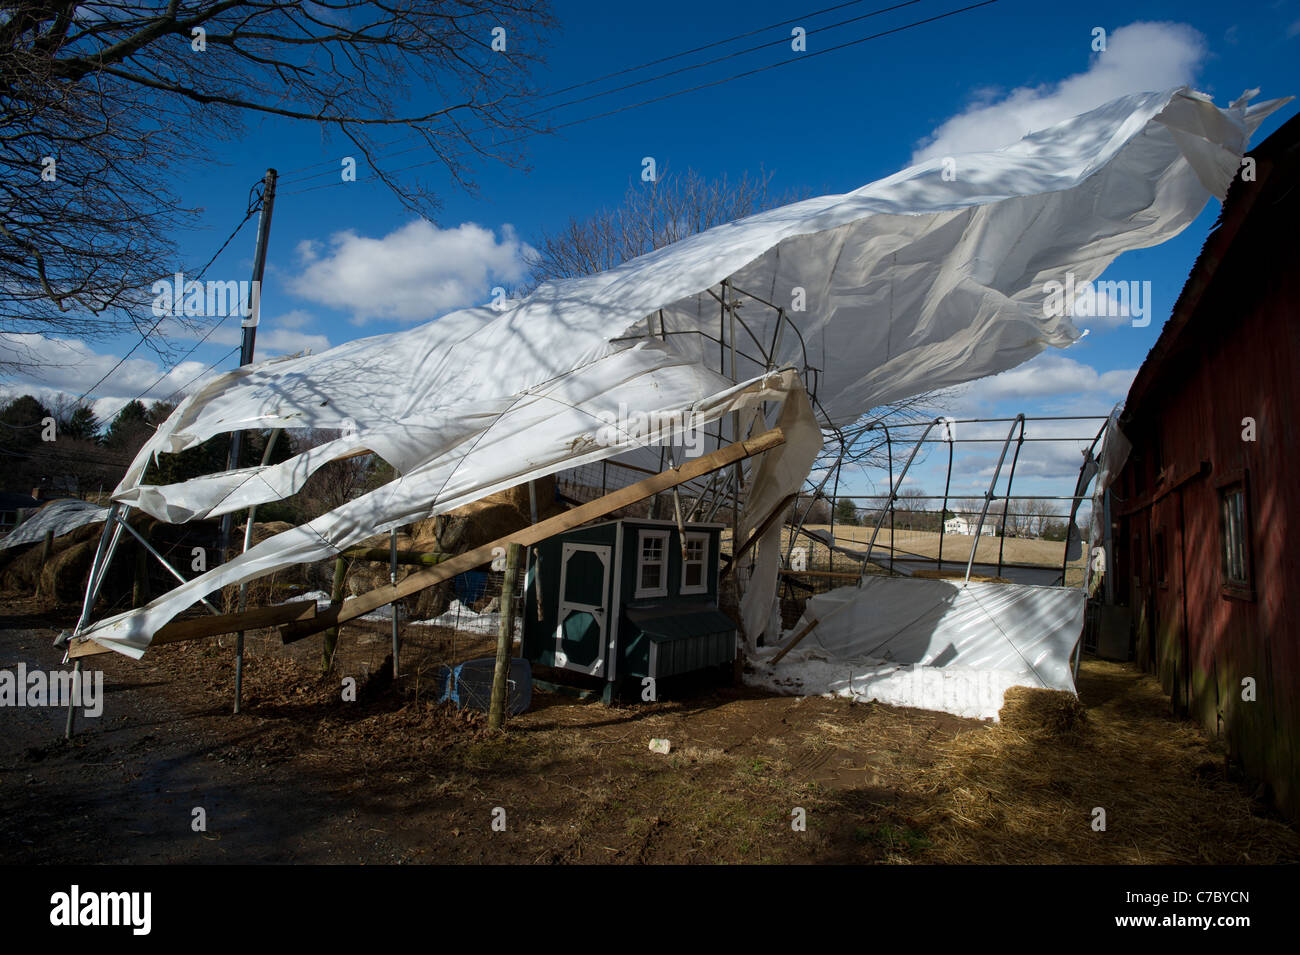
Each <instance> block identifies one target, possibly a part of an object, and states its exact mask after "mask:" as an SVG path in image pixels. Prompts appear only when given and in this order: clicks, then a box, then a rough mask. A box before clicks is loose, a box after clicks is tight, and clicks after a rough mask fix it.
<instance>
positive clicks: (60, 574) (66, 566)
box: [41, 541, 103, 603]
mask: <svg viewBox="0 0 1300 955" xmlns="http://www.w3.org/2000/svg"><path fill="white" fill-rule="evenodd" d="M97 547H98V542H97V541H82V542H81V543H80V544H73V545H72V546H71V547H65V548H63V550H61V551H59V552H58V553H57V554H55V555H54V556H53V557H51V558H50V562H49V563H48V564H46V565H45V568H44V569H43V570H42V571H41V594H42V596H44V597H46V598H47V599H48V598H53V599H54V600H55V601H56V602H58V603H72V602H76V601H78V600H80V599H82V598H83V597H84V596H85V594H86V581H87V580H88V579H89V578H90V565H91V563H92V562H93V561H94V559H95V550H96V549H97ZM102 592H103V588H101V593H102Z"/></svg>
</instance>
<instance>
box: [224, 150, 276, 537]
mask: <svg viewBox="0 0 1300 955" xmlns="http://www.w3.org/2000/svg"><path fill="white" fill-rule="evenodd" d="M276 175H277V174H276V171H275V170H274V169H268V170H267V171H266V175H265V176H264V177H263V179H262V211H261V212H260V213H259V214H258V217H257V244H256V245H255V246H254V248H253V280H252V285H251V286H250V289H249V293H248V294H249V298H250V299H251V301H250V302H249V313H250V314H249V316H248V317H247V318H245V319H244V321H243V323H242V327H243V337H242V339H241V341H240V345H239V364H240V366H241V367H242V366H243V365H251V364H252V363H253V349H254V346H255V345H256V342H257V322H258V319H259V318H261V297H262V275H263V273H264V272H265V271H266V247H267V242H268V240H269V238H270V235H271V213H272V212H273V211H274V209H275V180H276ZM242 441H243V432H242V431H232V432H231V433H230V453H229V454H228V455H227V456H226V470H227V471H234V470H236V469H237V468H238V467H239V449H240V445H241V443H242ZM233 522H234V514H233V513H232V514H226V515H224V516H223V517H222V518H221V562H222V563H225V562H226V554H227V553H228V552H229V550H230V529H231V527H232V526H233Z"/></svg>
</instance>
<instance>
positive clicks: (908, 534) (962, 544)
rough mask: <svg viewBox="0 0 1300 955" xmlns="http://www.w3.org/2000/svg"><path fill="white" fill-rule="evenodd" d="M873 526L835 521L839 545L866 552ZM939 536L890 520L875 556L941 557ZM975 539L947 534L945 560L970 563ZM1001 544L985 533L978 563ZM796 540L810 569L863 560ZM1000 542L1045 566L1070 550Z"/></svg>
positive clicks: (1077, 567)
mask: <svg viewBox="0 0 1300 955" xmlns="http://www.w3.org/2000/svg"><path fill="white" fill-rule="evenodd" d="M806 529H807V530H809V531H812V532H814V533H818V534H824V535H828V536H829V534H830V533H831V527H830V525H828V524H808V525H806ZM872 530H873V528H872V527H854V526H852V525H847V524H836V525H835V527H834V534H835V543H836V545H837V546H839V547H843V548H846V549H849V550H854V551H861V552H864V553H865V552H866V549H867V544H868V542H870V540H871V533H872ZM791 533H792V531H791V529H790V528H788V527H787V528H785V529H784V530H783V533H782V535H781V540H782V547H788V546H789V544H790V537H791ZM939 537H940V535H939V533H938V532H937V531H915V530H907V529H904V528H897V527H896V528H895V533H894V534H893V535H892V537H891V535H890V532H889V526H888V525H886V526H884V527H882V528H881V529H880V533H879V534H878V535H877V536H876V543H875V554H876V558H877V560H881V561H887V559H888V556H887V555H888V551H889V549H890V548H891V547H892V548H896V549H897V553H898V555H899V556H902V555H904V554H914V555H917V556H920V557H929V558H936V557H938V556H939V544H940V540H939ZM974 540H975V538H974V537H973V536H970V535H962V534H944V535H943V560H944V563H945V565H947V564H949V563H954V564H965V562H966V560H967V559H968V558H969V557H970V549H971V543H972V542H973V541H974ZM1000 544H1001V542H1000V541H999V539H998V538H997V537H984V536H981V537H980V538H979V544H978V546H977V549H976V552H975V560H976V563H989V564H996V563H997V562H998V548H999V545H1000ZM796 546H799V547H804V548H806V550H807V567H808V569H810V570H833V571H849V570H856V569H857V568H858V566H859V563H858V561H856V560H854V559H853V558H852V557H849V556H846V555H844V554H832V553H831V552H830V551H829V550H828V549H827V548H826V547H824V546H822V545H819V544H816V543H814V542H813V541H811V540H810V539H809V538H808V537H806V536H804V535H802V534H801V535H799V539H798V541H797V542H796ZM1001 546H1002V560H1003V562H1004V563H1006V564H1021V565H1025V566H1030V567H1045V568H1052V569H1054V570H1057V571H1059V570H1060V567H1061V559H1062V558H1063V557H1064V556H1065V543H1064V541H1048V540H1034V539H1031V538H1019V537H1008V538H1007V539H1006V542H1005V544H1002V545H1001ZM722 549H723V550H724V551H726V552H728V553H730V551H731V532H730V531H729V530H726V531H723V533H722ZM1083 568H1084V557H1083V556H1082V555H1081V556H1080V557H1079V558H1077V559H1076V560H1073V561H1070V563H1069V565H1068V567H1067V571H1066V583H1067V584H1068V585H1069V586H1072V587H1077V586H1081V585H1082V583H1083Z"/></svg>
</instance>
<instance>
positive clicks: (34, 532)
mask: <svg viewBox="0 0 1300 955" xmlns="http://www.w3.org/2000/svg"><path fill="white" fill-rule="evenodd" d="M107 519H108V508H106V507H100V506H99V505H97V504H91V503H90V502H89V501H82V500H78V499H77V498H68V499H67V500H62V501H50V503H48V504H46V505H45V506H44V507H42V508H41V509H40V510H39V511H37V512H36V513H35V514H34V515H32V516H31V517H29V518H28V519H27V520H25V521H23V523H21V524H19V525H18V526H17V527H16V528H14V529H13V530H12V531H11V532H10V533H9V534H7V535H6V536H5V537H3V538H0V550H4V549H5V548H6V547H17V546H18V545H19V544H35V543H36V542H37V541H39V540H41V539H42V538H44V537H45V534H46V532H47V531H54V536H55V537H62V536H63V535H64V534H67V533H69V532H70V531H75V530H76V529H77V528H78V527H84V526H85V525H87V524H94V523H96V522H97V521H104V520H107Z"/></svg>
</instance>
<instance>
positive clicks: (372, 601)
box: [214, 428, 785, 642]
mask: <svg viewBox="0 0 1300 955" xmlns="http://www.w3.org/2000/svg"><path fill="white" fill-rule="evenodd" d="M784 443H785V434H784V433H783V432H782V431H781V429H780V428H772V429H771V430H770V431H764V432H763V433H762V434H759V435H755V436H754V437H753V438H750V439H748V440H746V441H737V442H736V443H734V444H729V445H727V446H726V447H725V448H720V449H719V450H717V451H714V452H712V453H711V454H706V455H704V456H703V457H699V458H696V459H695V460H694V461H688V462H687V463H685V464H683V465H682V466H681V467H677V468H670V469H668V470H667V471H661V472H660V473H658V474H656V475H654V476H653V477H649V478H646V479H645V480H644V481H638V482H637V483H636V484H630V485H628V486H627V487H625V488H620V489H619V490H617V491H612V492H610V493H609V494H606V495H605V496H604V497H598V498H597V499H596V500H594V501H589V502H588V503H586V504H583V505H582V506H581V507H576V508H574V509H573V510H570V511H565V512H564V513H563V514H557V515H556V516H555V517H551V518H548V519H546V520H544V521H541V522H540V523H537V524H533V525H530V526H529V527H525V528H522V529H521V530H518V531H516V532H514V533H512V534H508V535H506V536H505V537H500V538H498V539H497V540H494V541H491V542H490V543H487V544H484V545H483V546H481V547H476V548H474V549H473V550H470V551H466V552H465V553H463V554H457V555H456V556H455V557H452V558H450V559H449V560H445V561H443V562H442V563H440V564H438V565H437V566H436V567H430V568H429V569H428V570H421V571H417V572H416V573H414V574H411V575H409V576H407V577H406V578H405V579H403V580H401V581H399V582H398V583H397V585H396V586H394V585H392V584H388V585H385V586H383V587H378V588H376V589H374V590H372V591H370V592H368V593H364V594H361V595H359V596H356V597H353V598H351V599H350V600H345V601H344V602H343V603H342V604H340V605H339V606H337V607H331V608H329V609H328V610H323V611H321V612H320V613H319V614H317V615H316V617H315V618H314V619H312V620H305V621H300V622H297V623H293V624H289V625H288V626H285V627H283V628H281V633H282V636H283V637H284V640H285V642H289V641H292V640H298V639H301V638H302V637H305V636H310V635H311V634H313V633H318V632H320V631H321V630H327V629H329V628H330V627H333V626H336V625H338V624H341V623H346V622H347V621H349V620H353V619H355V618H357V617H360V616H362V615H364V614H367V613H370V612H371V611H372V610H377V609H378V608H380V607H383V606H385V605H386V604H390V603H392V602H393V601H395V600H399V599H401V598H402V597H406V596H408V595H410V594H413V593H416V592H418V591H421V590H424V589H426V588H428V587H432V586H434V585H435V584H439V583H442V582H443V581H444V580H450V579H451V578H452V577H455V576H456V575H457V574H461V573H464V572H465V571H467V570H474V569H475V568H476V567H481V566H482V565H483V564H486V563H488V562H489V561H490V560H492V557H493V551H494V550H496V548H498V547H500V548H505V547H506V546H507V545H509V544H512V543H516V544H521V545H523V546H524V547H528V546H530V545H532V544H536V543H538V542H539V541H543V540H546V539H547V538H548V537H554V536H555V535H556V534H561V533H563V532H564V531H567V530H571V529H572V528H575V527H578V526H580V525H582V524H586V523H587V522H588V521H593V520H596V519H597V518H600V517H604V516H605V515H606V514H609V513H611V512H612V511H617V510H618V509H619V508H623V507H627V506H628V505H629V504H635V503H637V502H638V501H643V500H645V499H646V498H648V497H652V496H654V495H655V494H658V493H659V492H660V491H667V490H669V489H670V488H674V487H677V486H678V485H679V484H685V483H686V482H687V481H693V480H695V479H696V478H697V477H700V476H701V475H704V474H708V473H710V472H711V471H716V470H718V469H720V468H724V467H729V466H730V465H732V464H735V463H736V462H737V461H742V460H744V459H745V458H749V457H753V456H754V455H756V454H762V453H763V452H764V451H768V450H770V449H772V448H775V447H778V446H780V445H782V444H784ZM214 619H215V618H214Z"/></svg>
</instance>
